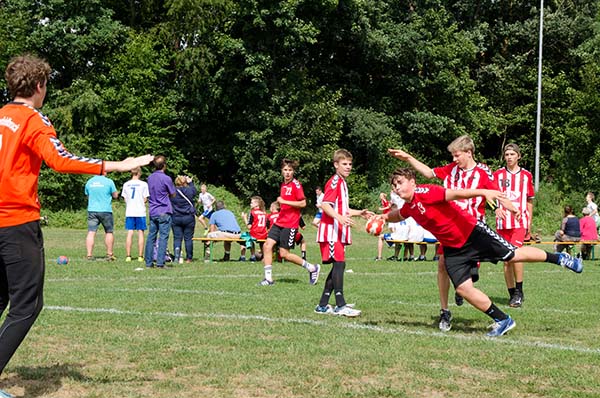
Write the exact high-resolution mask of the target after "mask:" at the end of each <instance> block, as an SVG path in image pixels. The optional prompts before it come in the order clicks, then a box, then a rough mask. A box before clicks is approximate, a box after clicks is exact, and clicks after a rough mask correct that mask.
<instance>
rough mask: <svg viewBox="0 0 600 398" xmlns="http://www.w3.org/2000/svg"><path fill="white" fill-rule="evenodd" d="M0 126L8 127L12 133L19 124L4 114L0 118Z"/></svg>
mask: <svg viewBox="0 0 600 398" xmlns="http://www.w3.org/2000/svg"><path fill="white" fill-rule="evenodd" d="M0 126H4V127H8V128H9V129H10V130H11V131H12V132H13V133H16V132H17V130H18V129H19V127H21V125H20V124H16V123H15V122H13V120H12V119H11V118H9V117H6V116H5V117H3V118H2V119H0Z"/></svg>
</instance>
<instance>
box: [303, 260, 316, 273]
mask: <svg viewBox="0 0 600 398" xmlns="http://www.w3.org/2000/svg"><path fill="white" fill-rule="evenodd" d="M302 268H305V269H306V270H307V271H308V272H315V271H316V269H317V267H315V266H314V265H313V264H311V263H309V262H308V261H306V260H302Z"/></svg>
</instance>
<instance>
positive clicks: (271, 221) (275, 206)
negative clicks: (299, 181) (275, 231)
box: [267, 202, 279, 229]
mask: <svg viewBox="0 0 600 398" xmlns="http://www.w3.org/2000/svg"><path fill="white" fill-rule="evenodd" d="M278 217H279V202H273V203H271V206H269V214H268V215H267V218H268V220H267V221H268V223H267V229H271V227H272V226H273V225H275V222H277V218H278Z"/></svg>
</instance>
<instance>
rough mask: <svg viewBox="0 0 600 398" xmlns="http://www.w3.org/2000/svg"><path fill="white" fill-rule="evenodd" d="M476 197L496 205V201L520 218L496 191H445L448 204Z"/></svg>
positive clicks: (503, 195)
mask: <svg viewBox="0 0 600 398" xmlns="http://www.w3.org/2000/svg"><path fill="white" fill-rule="evenodd" d="M476 196H483V197H485V199H486V200H487V201H488V203H496V201H498V202H499V203H500V204H501V205H502V206H504V207H505V208H506V209H507V210H508V211H510V212H512V213H514V214H515V215H516V216H517V217H520V214H521V213H520V212H519V210H517V208H516V207H515V206H514V205H513V203H512V202H511V201H510V199H508V198H507V197H506V194H505V193H504V192H500V191H496V190H494V189H460V190H455V189H446V201H448V202H450V201H452V200H457V199H470V198H474V197H476Z"/></svg>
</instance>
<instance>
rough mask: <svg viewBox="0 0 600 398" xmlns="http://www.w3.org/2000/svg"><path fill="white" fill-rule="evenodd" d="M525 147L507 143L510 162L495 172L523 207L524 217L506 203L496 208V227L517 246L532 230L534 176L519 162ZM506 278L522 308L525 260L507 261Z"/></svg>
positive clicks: (512, 198) (514, 301)
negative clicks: (515, 212) (516, 215)
mask: <svg viewBox="0 0 600 398" xmlns="http://www.w3.org/2000/svg"><path fill="white" fill-rule="evenodd" d="M519 159H521V149H520V148H519V146H518V145H517V144H512V143H511V144H507V145H506V146H505V147H504V160H505V161H506V166H505V167H503V168H501V169H499V170H496V171H495V172H494V179H495V180H496V181H497V182H498V187H499V188H500V191H502V192H504V193H505V194H506V196H507V198H508V199H510V201H511V202H512V204H513V205H514V206H515V207H516V208H517V210H519V213H520V217H515V215H514V214H513V213H511V212H509V211H506V208H504V206H502V205H499V206H498V208H496V210H495V212H496V231H498V234H499V235H500V236H501V237H503V238H504V239H506V240H507V241H509V242H510V243H512V244H513V245H514V246H516V247H521V246H523V241H524V240H525V235H527V233H528V231H531V218H532V217H533V197H534V196H535V193H534V190H533V177H532V176H531V173H530V172H529V171H527V170H525V169H524V168H522V167H521V166H519ZM504 280H505V281H506V287H507V288H508V295H509V297H510V301H509V303H508V305H509V306H511V307H513V308H518V307H520V306H521V305H523V297H524V296H523V263H515V262H505V263H504Z"/></svg>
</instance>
